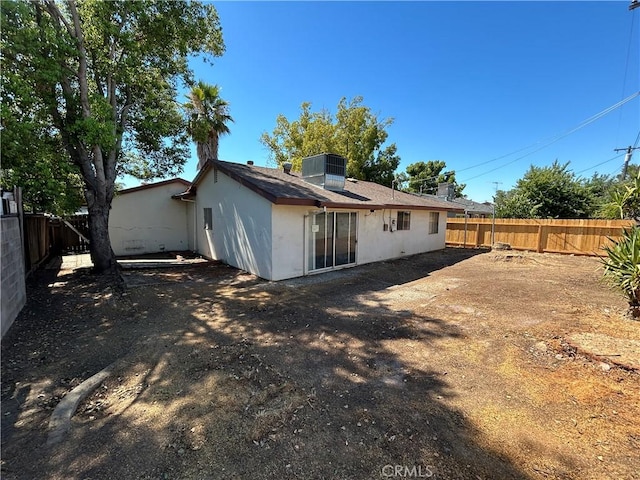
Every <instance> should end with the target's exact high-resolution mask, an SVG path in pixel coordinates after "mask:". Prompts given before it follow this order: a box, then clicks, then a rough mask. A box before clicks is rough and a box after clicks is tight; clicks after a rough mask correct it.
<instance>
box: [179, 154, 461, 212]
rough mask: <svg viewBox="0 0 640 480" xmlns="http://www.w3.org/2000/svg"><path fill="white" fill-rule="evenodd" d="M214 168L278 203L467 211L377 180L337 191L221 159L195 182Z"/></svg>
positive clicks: (348, 183)
mask: <svg viewBox="0 0 640 480" xmlns="http://www.w3.org/2000/svg"><path fill="white" fill-rule="evenodd" d="M214 168H215V169H218V170H219V171H220V172H222V173H224V174H226V175H228V176H229V177H231V178H232V179H234V180H235V181H237V182H238V183H240V184H242V185H244V186H245V187H247V188H249V189H251V190H253V191H254V192H256V193H258V194H259V195H261V196H263V197H264V198H266V199H267V200H269V201H270V202H272V203H275V204H277V205H309V206H315V207H329V208H353V209H381V208H393V209H403V208H406V209H412V210H451V211H463V208H460V207H458V206H455V205H451V203H449V202H444V201H441V200H438V199H434V198H425V197H419V196H417V195H413V194H410V193H405V192H401V191H398V190H395V189H391V188H389V187H385V186H383V185H378V184H377V183H373V182H366V181H363V180H349V179H347V181H346V182H345V188H344V191H342V192H333V191H329V190H324V189H322V188H320V187H317V186H315V185H312V184H310V183H307V182H305V181H304V180H303V179H302V177H301V176H300V174H299V173H297V172H291V173H285V172H284V171H283V170H280V169H276V168H265V167H258V166H255V165H244V164H239V163H231V162H223V161H221V160H216V161H209V162H207V164H205V165H204V167H203V168H202V169H201V170H200V172H199V173H198V175H197V176H196V178H195V179H194V180H193V186H194V187H196V188H197V185H198V184H199V183H200V182H201V181H202V179H203V178H204V177H205V175H206V174H207V173H208V172H209V171H210V170H212V169H214ZM192 192H193V189H192ZM185 193H186V192H185Z"/></svg>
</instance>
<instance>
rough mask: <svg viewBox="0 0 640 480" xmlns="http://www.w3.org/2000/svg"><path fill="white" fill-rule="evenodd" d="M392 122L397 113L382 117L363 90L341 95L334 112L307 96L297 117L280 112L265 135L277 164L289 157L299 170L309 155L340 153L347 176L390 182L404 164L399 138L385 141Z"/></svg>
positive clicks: (267, 145)
mask: <svg viewBox="0 0 640 480" xmlns="http://www.w3.org/2000/svg"><path fill="white" fill-rule="evenodd" d="M392 123H393V119H392V118H386V119H382V120H381V119H379V118H378V116H377V115H376V114H374V113H373V112H372V111H371V108H369V107H368V106H366V105H364V104H363V98H362V97H359V96H358V97H354V98H353V99H351V100H350V101H347V99H346V98H344V97H343V98H342V99H340V101H339V102H338V107H337V110H336V113H335V115H333V114H332V113H331V112H329V111H328V110H326V109H323V110H320V111H316V112H314V111H312V110H311V103H309V102H305V103H303V104H302V106H301V108H300V116H299V117H298V118H297V119H295V120H289V119H287V118H286V117H285V116H284V115H278V117H277V118H276V126H275V128H274V129H273V132H272V133H271V134H269V133H267V132H264V133H263V134H262V136H261V138H260V141H261V142H262V144H263V145H264V146H265V147H267V150H268V151H269V154H270V156H271V159H272V160H274V161H275V162H276V163H277V164H278V165H282V164H283V163H284V162H287V161H290V162H291V163H292V164H293V169H294V170H300V169H301V168H302V159H303V158H304V157H308V156H311V155H315V154H318V153H323V152H329V153H335V154H338V155H342V156H343V157H345V158H346V159H347V175H348V176H350V177H353V178H357V179H360V180H368V181H373V182H378V183H384V184H386V185H388V186H390V184H391V181H393V173H394V171H395V170H396V168H398V165H399V164H400V157H399V156H398V155H397V148H396V145H395V143H392V144H390V145H387V146H383V145H384V143H385V142H386V140H387V137H388V133H387V127H389V126H390V125H391V124H392Z"/></svg>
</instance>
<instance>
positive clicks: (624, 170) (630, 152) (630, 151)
mask: <svg viewBox="0 0 640 480" xmlns="http://www.w3.org/2000/svg"><path fill="white" fill-rule="evenodd" d="M639 148H640V147H632V146H631V145H629V146H628V147H627V148H614V149H613V150H614V152H624V151H625V150H626V152H627V154H626V155H625V156H624V166H623V167H622V181H623V182H624V179H625V178H627V169H628V168H629V163H630V162H631V156H632V155H633V151H634V150H637V149H639Z"/></svg>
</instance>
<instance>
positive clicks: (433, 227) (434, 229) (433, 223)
mask: <svg viewBox="0 0 640 480" xmlns="http://www.w3.org/2000/svg"><path fill="white" fill-rule="evenodd" d="M439 224H440V212H429V234H434V233H438V225H439Z"/></svg>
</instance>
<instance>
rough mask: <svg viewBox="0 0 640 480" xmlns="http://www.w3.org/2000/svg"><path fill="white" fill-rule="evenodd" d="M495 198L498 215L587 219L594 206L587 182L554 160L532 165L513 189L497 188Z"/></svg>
mask: <svg viewBox="0 0 640 480" xmlns="http://www.w3.org/2000/svg"><path fill="white" fill-rule="evenodd" d="M495 201H496V216H498V217H501V218H590V217H591V216H593V214H594V212H595V209H596V200H595V197H594V193H593V191H592V189H591V186H590V184H589V182H588V181H585V180H584V179H581V178H578V177H577V176H576V175H575V174H574V173H573V172H572V171H571V170H569V163H565V164H560V163H559V162H558V161H554V162H553V163H552V164H551V165H549V166H547V167H536V166H534V165H532V166H531V167H530V168H529V170H528V171H527V172H526V173H525V174H524V176H523V177H522V178H521V179H520V180H518V181H517V182H516V186H515V188H513V189H512V190H510V191H508V192H504V191H498V194H497V195H496V199H495Z"/></svg>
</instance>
